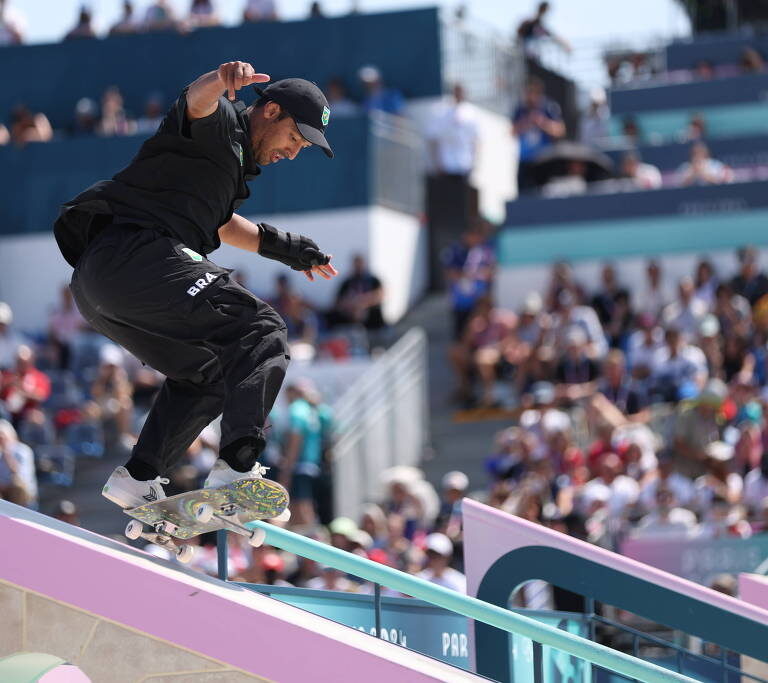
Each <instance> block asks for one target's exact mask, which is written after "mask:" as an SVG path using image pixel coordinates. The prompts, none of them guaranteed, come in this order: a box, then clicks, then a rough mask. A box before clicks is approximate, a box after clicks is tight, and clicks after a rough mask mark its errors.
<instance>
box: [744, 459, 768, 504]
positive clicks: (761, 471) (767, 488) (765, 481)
mask: <svg viewBox="0 0 768 683" xmlns="http://www.w3.org/2000/svg"><path fill="white" fill-rule="evenodd" d="M766 503H768V452H766V453H763V457H762V458H761V460H760V467H755V469H753V470H750V472H749V473H748V474H747V476H746V477H745V478H744V504H745V505H747V506H748V507H749V509H750V512H751V513H752V514H753V515H754V516H756V517H757V516H758V515H760V514H761V513H762V511H763V509H764V508H765V505H766Z"/></svg>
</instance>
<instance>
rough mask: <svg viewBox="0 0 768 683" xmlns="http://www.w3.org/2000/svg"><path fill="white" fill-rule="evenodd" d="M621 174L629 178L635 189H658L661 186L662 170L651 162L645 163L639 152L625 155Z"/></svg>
mask: <svg viewBox="0 0 768 683" xmlns="http://www.w3.org/2000/svg"><path fill="white" fill-rule="evenodd" d="M621 174H622V175H623V176H624V177H625V178H627V179H629V181H630V183H631V185H632V188H633V189H637V190H656V189H658V188H660V187H661V171H659V169H658V168H656V167H655V166H653V165H651V164H644V163H643V162H642V161H641V160H640V155H639V154H638V153H637V152H627V153H626V154H625V155H624V157H623V158H622V160H621Z"/></svg>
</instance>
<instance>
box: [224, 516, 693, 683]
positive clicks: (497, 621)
mask: <svg viewBox="0 0 768 683" xmlns="http://www.w3.org/2000/svg"><path fill="white" fill-rule="evenodd" d="M248 526H250V527H259V528H261V529H263V530H264V531H265V533H266V539H265V543H267V544H269V545H272V546H274V547H276V548H282V549H283V550H286V551H288V552H291V553H294V554H296V555H300V556H302V557H306V558H309V559H311V560H314V561H316V562H319V563H322V564H325V565H328V566H331V567H334V568H336V569H338V570H340V571H343V572H346V573H348V574H353V575H356V576H359V577H361V578H364V579H366V580H368V581H372V582H373V583H374V584H376V585H377V586H378V585H384V586H388V587H389V588H392V589H393V590H396V591H399V592H401V593H403V594H405V595H410V596H412V597H415V598H418V599H420V600H424V601H425V602H429V603H431V604H433V605H437V606H439V607H443V608H445V609H448V610H451V611H453V612H456V613H458V614H462V615H464V616H465V617H468V618H470V619H475V620H476V621H481V622H483V623H485V624H489V625H491V626H495V627H497V628H499V629H502V630H503V631H506V632H507V633H517V634H519V635H521V636H524V637H526V638H530V639H531V640H533V641H534V644H535V645H534V662H536V661H537V660H538V661H539V662H540V661H541V657H538V658H537V657H536V650H537V649H538V648H540V647H541V646H545V645H546V646H549V647H552V648H555V649H557V650H560V651H562V652H566V653H568V654H571V655H573V656H575V657H578V658H580V659H583V660H585V661H588V662H591V663H592V664H594V665H596V666H598V667H601V668H603V669H606V670H608V671H610V672H612V673H615V674H620V675H623V676H627V677H629V678H631V679H635V680H638V681H645V682H648V683H668V682H669V681H686V682H688V683H692V682H693V681H694V679H692V678H689V677H688V676H683V675H682V674H678V673H675V672H673V671H670V670H669V669H665V668H662V667H660V666H656V665H655V664H650V663H648V662H645V661H643V660H640V659H636V658H634V657H631V656H629V655H627V654H624V653H622V652H618V651H616V650H612V649H611V648H608V647H605V646H604V645H599V644H597V643H593V642H591V641H589V640H587V639H585V638H581V637H579V636H575V635H573V634H571V633H568V632H567V631H561V630H559V629H557V628H555V627H553V626H549V625H546V624H542V623H540V622H538V621H535V620H534V619H531V618H529V617H525V616H523V615H520V614H516V613H514V612H511V611H510V610H507V609H504V608H502V607H498V606H496V605H491V604H489V603H486V602H483V601H481V600H478V599H476V598H472V597H469V596H466V595H462V594H461V593H457V592H456V591H452V590H449V589H447V588H443V587H442V586H438V585H437V584H434V583H430V582H429V581H425V580H424V579H420V578H418V577H415V576H411V575H409V574H406V573H404V572H401V571H398V570H396V569H392V568H391V567H387V566H385V565H382V564H379V563H377V562H373V561H371V560H368V559H366V558H363V557H360V556H358V555H354V554H352V553H348V552H345V551H343V550H339V549H338V548H335V547H333V546H330V545H326V544H324V543H320V542H318V541H315V540H313V539H310V538H306V537H305V536H300V535H299V534H295V533H293V532H291V531H287V530H285V529H281V528H279V527H277V526H275V525H273V524H268V523H265V522H252V523H250V524H249V525H248ZM225 534H226V532H223V531H222V532H219V537H220V540H221V541H222V543H221V544H220V546H221V547H222V548H225V547H226V537H225ZM222 536H223V537H224V538H222ZM219 559H220V565H219V575H220V577H221V578H225V577H226V575H227V574H226V566H224V567H223V568H222V565H221V561H222V559H223V560H224V563H225V564H226V556H225V555H220V557H219ZM534 677H535V680H543V672H542V671H538V672H536V671H535V672H534Z"/></svg>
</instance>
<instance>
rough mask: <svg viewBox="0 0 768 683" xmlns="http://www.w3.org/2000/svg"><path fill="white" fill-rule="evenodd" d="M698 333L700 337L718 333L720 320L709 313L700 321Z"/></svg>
mask: <svg viewBox="0 0 768 683" xmlns="http://www.w3.org/2000/svg"><path fill="white" fill-rule="evenodd" d="M699 333H700V334H701V336H702V337H716V336H717V335H718V334H720V321H719V320H718V319H717V316H714V315H712V314H711V313H710V314H709V315H708V316H706V317H705V318H704V320H702V321H701V324H700V325H699Z"/></svg>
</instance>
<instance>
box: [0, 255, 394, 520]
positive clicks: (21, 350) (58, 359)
mask: <svg viewBox="0 0 768 683" xmlns="http://www.w3.org/2000/svg"><path fill="white" fill-rule="evenodd" d="M233 275H234V277H236V278H237V279H238V280H239V281H240V282H241V284H247V283H245V278H244V276H243V275H242V273H238V272H237V271H235V272H234V274H233ZM264 298H265V299H266V300H267V301H269V302H270V303H271V304H272V305H273V307H274V308H275V309H276V310H277V311H278V312H279V313H280V315H281V316H282V317H283V318H284V320H285V321H286V325H287V328H288V339H289V344H290V348H291V355H292V357H293V359H294V360H295V361H297V362H307V363H308V362H310V361H313V360H320V359H324V360H328V361H336V360H344V359H347V358H350V357H354V356H362V357H367V356H368V355H369V354H370V353H371V352H372V351H373V352H375V351H376V350H377V349H380V348H383V347H384V346H385V345H386V344H387V343H388V338H389V334H388V330H389V328H388V327H387V325H386V323H385V320H384V316H383V312H382V303H383V301H384V289H383V287H382V284H381V281H380V280H379V279H378V278H377V277H376V276H375V275H373V274H372V273H371V272H370V271H369V270H368V268H367V266H366V263H365V260H364V258H363V257H362V256H355V257H354V259H353V262H352V264H351V267H350V269H349V275H347V276H346V277H345V278H343V279H342V281H341V282H340V283H339V285H338V290H337V295H336V297H335V300H334V302H333V304H332V305H331V306H330V307H329V308H328V309H320V308H318V307H314V306H312V305H311V304H310V303H309V302H307V301H306V300H305V299H304V298H303V297H302V296H301V295H300V294H299V293H298V292H296V291H295V289H294V288H293V285H292V283H291V281H290V277H289V276H288V275H280V276H278V277H277V278H276V281H275V290H274V292H272V293H267V294H266V296H264ZM163 380H164V377H163V376H162V375H161V374H160V373H159V372H157V371H155V370H153V369H151V368H149V367H147V366H145V365H144V364H142V363H141V362H140V361H139V360H138V359H137V358H136V357H134V356H133V355H132V354H130V353H129V352H127V351H126V350H125V349H122V348H121V347H119V346H117V345H115V344H113V343H111V342H110V341H109V340H107V339H106V338H104V337H102V336H101V335H99V334H98V333H96V332H95V331H94V330H92V329H91V328H90V327H89V326H88V325H87V323H86V322H85V320H84V319H83V318H82V316H81V315H80V313H79V311H78V310H77V307H76V306H75V305H74V302H73V299H72V295H71V293H70V290H69V288H68V287H66V286H65V287H62V289H61V292H60V300H59V302H58V304H57V305H56V306H55V307H54V309H53V310H52V311H51V313H50V315H49V320H48V327H47V329H46V330H40V331H39V332H38V333H36V334H31V335H30V334H21V333H20V332H19V331H18V330H17V329H16V326H15V325H14V322H13V311H12V309H11V307H10V306H9V305H8V304H7V303H4V302H0V439H1V440H2V441H0V444H1V446H0V453H1V454H2V457H0V497H2V498H7V499H9V500H13V501H14V502H17V503H20V504H24V505H31V506H37V504H38V490H39V486H38V485H39V484H42V483H51V484H52V485H54V487H55V486H72V485H73V484H76V476H77V462H78V461H79V460H82V459H87V458H102V457H106V458H110V459H115V460H119V459H121V458H125V457H126V456H127V454H128V452H129V451H130V449H131V447H132V446H133V444H134V443H135V440H136V437H137V435H138V433H139V431H140V430H141V426H142V425H143V423H144V420H145V418H146V415H147V413H148V411H149V409H150V407H151V405H152V401H153V399H154V396H155V393H156V392H157V391H158V389H159V388H160V386H161V384H162V382H163ZM284 395H285V397H286V398H285V401H284V402H283V403H281V404H279V405H278V406H277V407H276V409H275V412H274V414H273V416H272V422H273V425H272V427H273V428H272V430H271V432H270V433H271V435H272V438H271V440H270V444H269V448H268V452H267V454H266V456H265V457H266V458H267V459H268V464H269V465H270V466H271V467H272V469H273V473H274V475H275V476H279V477H280V480H281V481H282V482H283V483H284V484H285V485H286V486H288V487H291V486H293V485H294V481H293V480H294V479H296V481H298V482H299V483H298V484H295V486H296V487H297V489H301V490H300V491H299V492H298V493H297V495H295V496H294V499H295V500H297V501H300V500H308V501H310V503H308V504H305V505H303V506H300V507H303V510H300V511H299V512H298V513H297V514H298V518H299V519H300V520H301V519H303V520H305V522H306V523H310V522H311V521H312V520H313V519H314V518H315V515H316V514H318V512H317V511H318V510H321V509H326V508H327V507H328V506H329V500H328V495H327V492H326V494H323V490H322V486H321V484H320V483H318V482H320V480H321V478H322V477H325V478H327V477H328V467H329V466H330V465H329V462H330V461H329V460H328V458H325V460H324V459H323V458H321V456H320V453H321V452H322V451H323V449H325V448H326V447H327V444H328V443H329V442H330V440H331V437H330V434H331V431H332V427H331V419H330V417H329V416H328V412H329V409H328V407H327V406H326V405H325V404H324V403H323V400H322V397H321V396H320V394H319V392H318V391H317V389H316V388H314V387H313V386H312V385H311V383H310V382H309V380H306V381H305V382H299V383H297V384H296V385H294V386H289V387H287V388H286V390H285V392H284ZM333 398H334V397H330V399H329V400H333ZM295 431H298V432H301V434H302V435H303V436H302V438H301V439H296V438H292V435H293V432H295ZM217 438H218V437H217V431H216V429H215V428H214V427H211V428H209V429H208V430H206V431H205V432H204V433H203V435H202V436H201V437H200V439H198V440H197V441H195V443H194V444H192V446H191V447H190V449H189V452H188V454H187V456H188V458H189V462H188V463H184V465H185V466H184V467H182V468H180V470H179V472H178V474H177V475H175V476H174V481H173V484H174V486H176V487H177V489H178V490H188V489H192V488H197V487H199V485H200V484H201V482H202V481H203V479H204V477H205V475H206V474H207V472H208V468H209V467H210V466H211V465H212V463H213V462H214V460H215V459H216V457H217V456H216V454H217V449H218V441H217ZM308 444H310V445H308ZM323 496H324V497H323Z"/></svg>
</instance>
